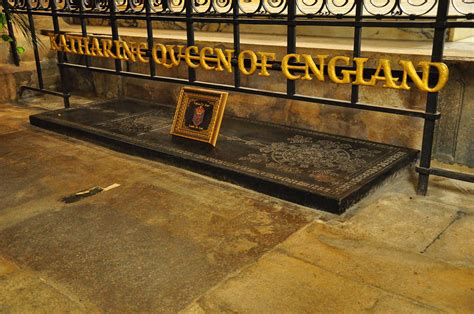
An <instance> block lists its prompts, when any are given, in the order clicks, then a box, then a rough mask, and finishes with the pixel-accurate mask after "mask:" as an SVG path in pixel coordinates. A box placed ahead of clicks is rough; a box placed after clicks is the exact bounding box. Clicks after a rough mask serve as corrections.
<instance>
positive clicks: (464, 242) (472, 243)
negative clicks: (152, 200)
mask: <svg viewBox="0 0 474 314" xmlns="http://www.w3.org/2000/svg"><path fill="white" fill-rule="evenodd" d="M426 255H428V256H431V257H434V258H437V259H441V260H445V261H448V262H450V263H453V264H456V265H459V266H464V267H471V268H474V215H473V214H468V215H466V214H462V215H461V216H460V217H459V219H458V220H456V221H455V222H454V223H453V224H452V225H451V226H450V227H449V229H448V230H446V232H444V233H443V234H441V235H440V237H439V239H438V240H437V241H435V242H434V243H433V245H431V246H430V247H429V248H428V249H427V250H426Z"/></svg>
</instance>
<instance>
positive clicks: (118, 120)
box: [30, 99, 417, 214]
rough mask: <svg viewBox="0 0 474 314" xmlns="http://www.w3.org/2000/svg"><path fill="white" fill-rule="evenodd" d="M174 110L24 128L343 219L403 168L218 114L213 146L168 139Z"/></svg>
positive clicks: (349, 145)
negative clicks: (88, 143) (176, 168)
mask: <svg viewBox="0 0 474 314" xmlns="http://www.w3.org/2000/svg"><path fill="white" fill-rule="evenodd" d="M174 109H175V108H174V107H172V106H165V105H157V104H150V103H145V102H141V101H137V100H131V99H121V100H111V101H105V102H100V103H96V104H93V105H91V106H88V107H80V108H71V109H61V110H56V111H50V112H45V113H40V114H37V115H33V116H30V122H31V124H33V125H35V126H39V127H42V128H45V129H50V130H53V131H56V132H59V133H63V134H66V135H69V136H75V137H79V138H84V139H88V140H91V141H93V142H96V143H100V144H102V145H105V146H108V147H111V148H113V149H117V150H120V151H124V152H127V153H132V154H137V155H141V156H143V157H147V158H151V159H155V158H157V159H159V160H162V161H166V162H170V163H172V164H175V165H178V166H180V167H184V168H187V169H191V170H193V171H196V172H200V173H203V174H206V175H209V176H212V177H216V178H219V179H223V180H226V181H230V182H234V183H237V184H240V185H242V186H245V187H248V188H251V189H254V190H256V191H259V192H263V193H266V194H269V195H272V196H276V197H279V198H282V199H285V200H289V201H292V202H295V203H298V204H301V205H306V206H310V207H313V208H317V209H321V210H326V211H330V212H333V213H339V214H340V213H343V212H344V210H345V209H347V208H348V207H349V206H351V205H352V204H354V203H355V202H357V201H358V200H360V199H361V198H362V197H363V196H364V195H366V194H367V193H368V192H369V190H370V189H371V188H372V187H374V186H375V185H376V184H377V183H380V182H381V181H382V180H383V179H384V178H386V177H387V176H388V175H390V174H391V173H393V172H394V171H396V170H398V169H400V168H401V167H404V166H406V165H408V164H409V163H410V162H412V161H413V160H414V159H415V158H416V156H417V151H415V150H412V149H407V148H403V147H397V146H391V145H386V144H380V143H375V142H370V141H364V140H358V139H353V138H348V137H341V136H336V135H330V134H324V133H318V132H313V131H308V130H303V129H297V128H292V127H285V126H281V125H274V124H269V123H263V122H258V121H253V120H247V119H242V118H236V117H232V116H225V117H224V120H223V122H222V127H221V131H220V135H219V138H218V141H217V146H216V147H215V148H212V146H210V145H207V144H205V143H201V142H195V141H191V140H187V139H184V138H177V137H172V136H171V135H170V134H169V132H170V128H171V123H172V119H173V114H174Z"/></svg>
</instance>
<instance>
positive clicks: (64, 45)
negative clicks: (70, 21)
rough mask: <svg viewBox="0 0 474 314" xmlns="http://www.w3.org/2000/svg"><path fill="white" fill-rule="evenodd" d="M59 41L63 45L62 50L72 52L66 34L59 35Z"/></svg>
mask: <svg viewBox="0 0 474 314" xmlns="http://www.w3.org/2000/svg"><path fill="white" fill-rule="evenodd" d="M59 43H60V46H61V50H62V51H64V52H71V49H69V47H68V46H67V39H66V36H64V35H59Z"/></svg>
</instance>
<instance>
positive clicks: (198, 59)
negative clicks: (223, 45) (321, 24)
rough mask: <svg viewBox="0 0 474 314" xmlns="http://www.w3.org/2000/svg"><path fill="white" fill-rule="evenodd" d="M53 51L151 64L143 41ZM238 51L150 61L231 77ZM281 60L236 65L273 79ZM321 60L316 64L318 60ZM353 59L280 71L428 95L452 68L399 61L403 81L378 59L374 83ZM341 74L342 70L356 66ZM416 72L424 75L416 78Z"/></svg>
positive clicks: (243, 56) (163, 48)
mask: <svg viewBox="0 0 474 314" xmlns="http://www.w3.org/2000/svg"><path fill="white" fill-rule="evenodd" d="M49 37H50V43H51V50H56V51H63V52H66V53H72V54H79V55H86V56H92V57H104V58H112V59H119V60H125V61H130V62H143V63H148V62H150V60H149V59H150V58H149V57H147V56H146V51H148V45H147V43H144V42H125V41H121V40H110V39H99V38H96V37H80V36H72V35H55V34H49ZM233 55H234V50H232V49H220V48H212V47H203V48H199V47H197V46H189V47H186V46H183V45H163V44H155V45H154V46H153V47H152V49H151V59H152V60H153V62H155V63H156V64H158V65H161V66H163V67H165V68H168V69H171V68H173V67H177V66H179V65H180V64H181V63H182V62H183V61H184V62H185V64H186V65H187V66H188V67H191V68H199V67H201V68H203V69H205V70H209V71H218V72H223V71H227V72H228V73H232V71H233V64H232V58H233ZM276 60H277V56H276V54H275V53H273V52H254V51H252V50H244V51H242V52H240V53H239V55H238V56H237V66H238V69H239V71H240V72H241V73H243V74H245V75H252V74H255V73H258V75H259V76H270V73H269V72H268V69H269V68H271V67H272V63H273V61H276ZM315 60H317V61H315ZM352 60H353V63H352V62H351V58H349V57H346V56H334V57H329V56H328V55H317V56H316V57H315V58H313V57H312V56H311V55H308V54H298V53H291V54H287V55H285V56H284V57H283V59H282V60H281V71H282V73H283V74H284V76H285V77H286V78H287V79H289V80H303V81H311V80H312V79H313V78H316V79H317V80H319V81H325V80H326V75H325V73H327V77H328V78H329V80H330V81H332V82H334V83H337V84H354V85H363V86H374V85H376V84H377V83H378V82H383V87H386V88H393V89H401V90H410V88H411V87H410V86H409V85H408V83H407V80H408V78H410V79H411V80H412V82H413V84H414V85H415V86H416V87H417V88H418V89H420V90H422V91H426V92H437V91H439V90H441V89H442V88H443V87H444V86H445V85H446V83H447V81H448V76H449V69H448V67H447V65H446V64H444V63H441V62H429V61H421V62H419V63H418V64H417V65H416V66H415V65H414V64H413V63H412V62H411V61H407V60H400V61H399V65H400V68H401V69H402V71H403V74H402V77H401V80H400V78H399V77H393V75H392V65H391V63H390V60H388V59H379V60H378V63H377V67H376V70H375V73H374V74H373V75H372V76H371V78H370V79H366V78H364V67H365V65H366V63H367V61H368V58H353V59H352ZM352 65H354V67H352V69H345V70H341V71H340V72H338V71H337V70H336V69H337V67H339V66H346V67H348V66H352ZM417 68H418V69H419V71H420V72H421V73H420V74H421V75H419V73H417ZM431 68H435V69H436V70H437V71H438V74H439V75H438V81H437V82H429V76H430V75H429V74H430V71H431Z"/></svg>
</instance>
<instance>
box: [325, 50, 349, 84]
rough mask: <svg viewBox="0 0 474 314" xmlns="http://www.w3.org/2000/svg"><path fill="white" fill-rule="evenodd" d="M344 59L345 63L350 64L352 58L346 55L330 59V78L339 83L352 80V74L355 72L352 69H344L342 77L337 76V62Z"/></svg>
mask: <svg viewBox="0 0 474 314" xmlns="http://www.w3.org/2000/svg"><path fill="white" fill-rule="evenodd" d="M339 60H342V61H344V63H345V65H349V62H350V60H351V59H350V58H349V57H345V56H336V57H334V58H332V59H331V60H329V63H328V74H329V79H330V80H331V81H333V82H334V83H337V84H348V83H350V82H351V74H355V71H352V70H342V71H341V73H342V79H341V78H339V77H337V75H336V62H337V61H339Z"/></svg>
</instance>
